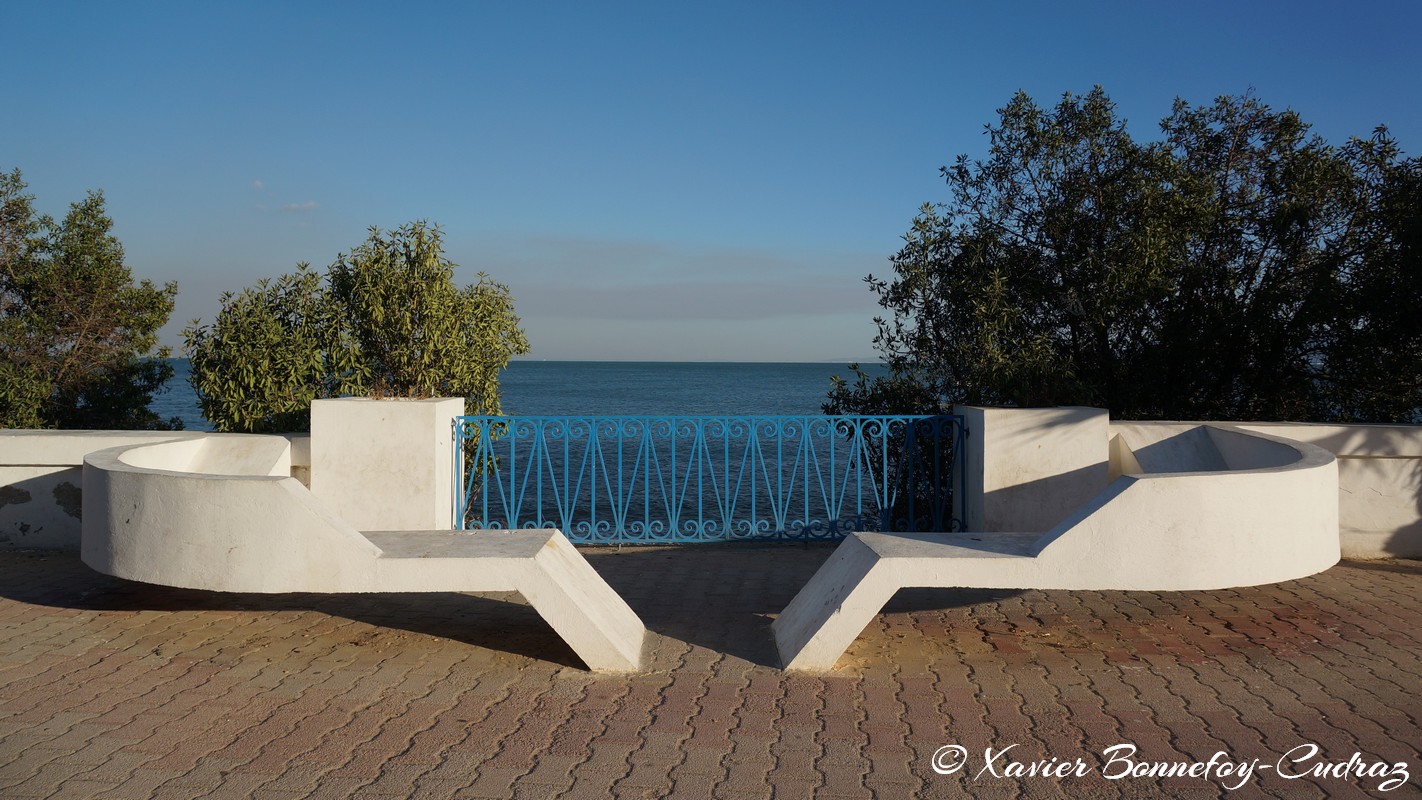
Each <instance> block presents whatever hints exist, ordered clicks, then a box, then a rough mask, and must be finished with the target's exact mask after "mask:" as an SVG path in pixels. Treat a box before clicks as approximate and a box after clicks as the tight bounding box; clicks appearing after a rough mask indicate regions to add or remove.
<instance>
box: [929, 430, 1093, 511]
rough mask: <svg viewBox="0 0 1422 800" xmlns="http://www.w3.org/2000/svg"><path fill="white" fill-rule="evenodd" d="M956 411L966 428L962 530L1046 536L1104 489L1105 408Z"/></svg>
mask: <svg viewBox="0 0 1422 800" xmlns="http://www.w3.org/2000/svg"><path fill="white" fill-rule="evenodd" d="M953 410H954V412H955V413H957V414H961V415H962V416H963V425H964V427H966V428H967V429H968V437H967V445H968V448H967V449H968V453H967V459H966V460H967V463H966V464H964V465H963V467H964V471H965V473H966V474H965V476H964V484H965V488H966V492H965V494H966V497H964V501H965V502H964V503H963V505H962V507H961V508H962V512H961V513H962V515H963V525H964V527H963V530H966V531H979V532H983V533H997V532H1033V531H1049V530H1051V529H1052V528H1053V527H1055V526H1056V524H1057V523H1058V522H1061V521H1062V520H1063V519H1066V517H1067V515H1069V514H1070V513H1071V512H1073V511H1075V510H1076V509H1077V508H1079V507H1080V506H1081V504H1083V503H1085V502H1086V501H1087V500H1090V499H1091V498H1092V497H1095V496H1096V495H1097V494H1098V493H1100V492H1101V490H1103V489H1105V488H1106V484H1107V477H1108V475H1107V473H1108V463H1109V458H1108V455H1109V448H1110V431H1109V428H1108V423H1109V422H1110V418H1109V415H1108V413H1107V412H1106V410H1105V409H1100V408H1086V407H1079V406H1071V407H1061V408H984V407H981V406H955V407H954V409H953Z"/></svg>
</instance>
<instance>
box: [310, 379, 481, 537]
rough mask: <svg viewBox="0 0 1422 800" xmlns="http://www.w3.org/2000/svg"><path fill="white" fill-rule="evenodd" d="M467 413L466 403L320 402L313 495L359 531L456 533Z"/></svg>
mask: <svg viewBox="0 0 1422 800" xmlns="http://www.w3.org/2000/svg"><path fill="white" fill-rule="evenodd" d="M463 413H464V399H463V398H459V397H437V398H433V399H430V400H408V399H381V400H375V399H371V398H368V397H342V398H338V399H332V400H317V401H315V402H313V403H312V404H311V493H312V494H314V495H316V496H317V497H318V498H320V499H321V500H322V501H323V502H325V503H326V504H327V505H328V506H329V507H330V508H331V509H332V510H333V511H335V512H336V514H338V515H339V516H340V517H341V519H343V520H345V521H346V522H347V523H349V524H350V525H351V526H353V527H354V528H355V529H356V530H361V531H408V530H449V529H450V528H451V527H453V501H452V496H453V484H454V464H453V444H452V438H451V437H452V430H453V429H452V427H451V426H452V425H453V420H454V418H455V417H457V416H459V415H460V414H463Z"/></svg>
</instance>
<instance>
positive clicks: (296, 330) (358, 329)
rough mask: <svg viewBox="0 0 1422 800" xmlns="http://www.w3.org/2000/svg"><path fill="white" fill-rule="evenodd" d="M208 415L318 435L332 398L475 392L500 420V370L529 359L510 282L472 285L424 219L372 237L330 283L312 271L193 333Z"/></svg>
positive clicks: (474, 405)
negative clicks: (315, 429) (315, 430)
mask: <svg viewBox="0 0 1422 800" xmlns="http://www.w3.org/2000/svg"><path fill="white" fill-rule="evenodd" d="M184 335H185V337H186V347H187V352H188V355H189V357H190V358H191V359H192V384H193V388H194V389H195V390H196V391H197V394H198V398H199V400H200V402H201V403H202V408H203V416H205V417H206V418H207V419H208V420H209V421H211V422H212V423H213V425H214V427H216V428H217V430H220V431H246V432H276V431H298V430H307V429H309V428H310V425H311V417H310V407H311V401H312V400H314V399H318V398H325V397H340V396H346V395H372V396H376V397H437V396H463V397H465V399H466V403H465V405H466V410H467V412H468V413H470V414H497V413H499V409H500V405H499V384H498V376H499V371H500V370H502V369H503V368H504V367H506V366H507V365H508V363H509V360H510V359H512V358H513V357H514V356H516V355H521V354H522V353H525V352H527V351H528V340H527V339H526V338H525V337H524V334H523V331H522V329H521V328H520V327H519V320H518V317H517V316H516V315H515V314H514V307H513V299H512V298H511V297H510V295H509V292H508V289H507V288H506V287H505V286H503V285H502V284H498V283H495V282H493V281H492V280H490V279H489V278H488V277H487V276H485V275H483V274H480V275H479V280H478V282H477V283H475V284H473V285H470V286H465V287H463V288H460V287H458V286H456V285H455V283H454V264H452V263H451V262H450V261H449V260H448V259H446V258H445V257H444V249H443V242H442V236H441V233H440V230H439V228H438V227H436V226H432V225H428V224H426V223H423V222H415V223H411V224H409V225H406V226H404V227H401V228H398V229H396V230H393V231H390V232H384V231H381V230H380V229H378V228H372V229H371V230H370V237H369V238H368V239H367V240H366V241H365V242H364V243H363V244H361V245H360V246H359V247H357V248H355V249H354V250H352V251H351V252H350V253H349V254H344V253H343V254H341V255H339V256H338V257H337V259H336V262H335V263H334V264H333V265H332V266H331V267H330V269H329V270H328V272H327V275H326V280H325V282H324V283H323V282H322V280H321V277H320V276H319V275H318V274H317V273H315V272H313V271H311V270H310V268H309V267H308V266H307V265H305V264H302V265H299V266H298V268H297V271H296V272H295V273H294V274H290V275H285V276H282V277H281V278H278V279H277V280H275V281H262V282H260V283H258V284H257V285H256V286H255V287H252V288H249V289H246V290H244V291H243V292H241V293H240V294H237V295H232V294H227V295H224V296H223V298H222V310H221V311H220V312H219V313H218V316H217V319H216V320H215V321H214V323H213V324H212V325H202V324H201V323H200V322H199V321H196V320H195V321H194V322H193V323H192V324H191V325H190V326H189V327H188V328H187V329H186V330H185V331H184Z"/></svg>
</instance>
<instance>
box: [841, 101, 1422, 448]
mask: <svg viewBox="0 0 1422 800" xmlns="http://www.w3.org/2000/svg"><path fill="white" fill-rule="evenodd" d="M999 113H1000V121H999V124H998V125H996V126H989V127H988V129H987V132H988V136H989V151H988V156H987V158H986V159H985V160H981V161H970V160H969V159H968V158H967V157H966V156H960V157H959V158H958V160H957V161H956V163H955V164H954V166H952V167H945V168H943V170H942V174H943V176H944V178H945V180H946V181H947V184H948V186H949V190H950V196H951V199H950V201H949V202H946V203H943V204H938V205H926V206H924V208H923V209H922V210H921V213H920V215H919V216H918V218H917V219H915V221H914V225H913V228H912V229H911V230H910V231H909V232H908V233H907V234H906V235H905V237H904V239H905V244H904V247H903V248H902V249H901V250H900V251H899V253H898V254H897V255H895V256H894V258H893V260H892V264H893V270H894V275H893V277H892V278H889V279H878V278H875V277H874V276H872V275H871V276H870V277H869V278H868V279H867V280H868V282H869V284H870V286H871V288H872V289H873V291H874V292H875V293H876V294H877V295H878V297H879V302H880V305H881V306H883V307H884V308H885V309H887V310H888V311H889V312H890V313H889V315H887V316H886V317H882V318H880V319H879V320H878V323H879V333H878V336H877V337H876V339H875V344H876V346H877V347H878V349H879V350H880V352H881V353H882V354H883V355H884V357H885V360H886V361H887V363H888V364H889V366H890V368H891V370H892V373H893V375H894V380H895V381H898V382H901V383H903V382H907V383H908V384H909V385H911V386H912V387H916V388H915V389H913V390H911V391H906V390H905V389H904V388H903V387H899V388H898V389H895V390H893V391H890V390H889V389H890V387H887V386H880V385H877V384H875V383H874V382H872V381H869V382H866V381H862V380H861V381H860V382H859V383H858V384H856V385H854V386H849V385H848V384H844V383H840V384H837V385H836V387H835V388H834V389H833V390H832V391H831V395H830V398H829V400H828V402H827V403H826V408H827V410H844V409H851V408H858V409H871V408H873V409H877V410H913V409H910V408H909V407H908V405H906V403H908V402H909V401H907V400H905V399H904V398H905V397H906V396H907V397H908V398H918V399H916V400H912V402H914V403H921V398H922V396H923V395H927V396H930V397H932V398H934V400H935V405H937V404H943V403H966V404H1003V405H1020V406H1033V405H1059V404H1061V405H1066V404H1082V405H1095V406H1103V407H1106V408H1109V409H1110V410H1111V412H1112V414H1113V415H1115V416H1117V417H1122V418H1167V419H1169V418H1174V419H1212V418H1213V419H1260V418H1265V419H1282V420H1304V419H1311V420H1329V421H1382V420H1401V421H1411V420H1417V419H1422V349H1419V348H1422V344H1419V341H1422V329H1419V322H1418V321H1417V320H1418V319H1419V315H1417V314H1416V313H1415V308H1416V307H1417V302H1418V301H1419V300H1422V266H1419V263H1418V249H1417V241H1418V228H1419V223H1418V210H1417V209H1418V205H1417V200H1418V192H1419V185H1422V182H1419V162H1418V160H1416V159H1413V160H1405V159H1403V158H1402V156H1401V152H1400V151H1399V149H1398V148H1397V146H1396V144H1395V143H1394V142H1393V141H1392V140H1391V139H1390V138H1389V137H1388V136H1387V134H1386V131H1385V130H1383V129H1379V130H1378V131H1377V132H1376V133H1375V135H1374V136H1373V137H1372V138H1371V139H1369V140H1357V139H1354V140H1352V141H1350V142H1349V143H1348V144H1347V145H1345V146H1343V147H1332V146H1330V145H1328V144H1327V143H1326V142H1324V141H1323V140H1322V139H1320V138H1318V137H1317V136H1312V135H1310V134H1309V132H1308V126H1307V125H1305V124H1304V123H1303V122H1302V121H1301V120H1300V119H1299V117H1298V115H1296V114H1294V113H1293V112H1290V111H1284V112H1276V111H1273V110H1271V109H1270V108H1269V107H1268V106H1266V105H1264V104H1262V103H1261V102H1259V101H1258V100H1257V99H1255V98H1253V97H1251V96H1246V97H1225V98H1220V99H1219V100H1217V101H1216V102H1215V103H1214V104H1213V105H1210V106H1203V107H1192V106H1190V105H1188V104H1186V103H1184V102H1183V101H1177V102H1176V104H1175V108H1174V111H1173V112H1172V114H1171V115H1170V116H1169V117H1168V118H1166V119H1165V120H1164V121H1163V122H1162V123H1161V130H1162V133H1163V138H1162V139H1161V140H1160V141H1156V142H1149V143H1140V142H1137V141H1135V140H1134V139H1133V138H1132V137H1131V136H1130V135H1129V134H1128V132H1127V131H1126V128H1125V124H1124V122H1123V121H1121V120H1119V119H1118V118H1117V117H1116V116H1115V111H1114V107H1113V106H1112V104H1111V102H1110V101H1109V99H1108V98H1107V97H1106V95H1105V93H1104V92H1102V91H1101V89H1100V88H1097V89H1095V90H1093V91H1092V92H1090V93H1089V94H1087V95H1085V96H1082V97H1074V96H1072V95H1066V96H1064V97H1063V99H1062V101H1061V102H1060V103H1059V104H1058V105H1057V106H1056V107H1055V108H1054V109H1050V110H1044V109H1041V108H1039V107H1038V106H1037V105H1036V104H1035V103H1034V102H1033V101H1032V100H1031V98H1029V97H1027V96H1026V95H1025V94H1020V93H1019V94H1018V95H1017V96H1015V97H1014V98H1013V99H1012V101H1011V102H1010V103H1009V104H1008V105H1007V106H1006V107H1005V108H1003V109H1001V110H1000V112H999Z"/></svg>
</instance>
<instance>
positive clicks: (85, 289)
mask: <svg viewBox="0 0 1422 800" xmlns="http://www.w3.org/2000/svg"><path fill="white" fill-rule="evenodd" d="M25 189H26V186H25V183H24V181H23V180H22V179H21V176H20V172H19V170H14V171H13V172H11V173H9V174H0V427H12V428H96V429H125V428H139V429H171V428H181V427H182V423H181V421H180V420H178V419H177V418H176V417H175V418H173V419H169V420H166V421H165V420H161V419H159V418H158V416H157V415H156V414H154V413H152V412H151V411H149V410H148V404H149V402H150V401H151V400H152V396H153V394H154V393H155V392H157V391H159V390H160V389H161V388H162V386H163V384H164V383H165V382H166V381H167V380H168V378H170V377H172V374H173V369H172V367H171V366H169V365H168V364H167V363H165V362H164V361H162V360H161V359H163V358H166V357H167V356H168V354H169V353H168V349H167V348H162V347H157V344H158V329H159V328H161V327H162V326H163V324H164V323H165V322H167V320H168V315H169V314H171V313H172V310H173V299H174V297H175V296H176V294H177V285H176V284H174V283H168V284H166V285H164V286H161V287H159V286H155V285H154V284H153V283H152V282H150V281H147V280H145V281H141V282H139V283H137V284H135V283H134V281H133V274H132V273H131V272H130V271H129V269H128V267H127V266H126V265H125V264H124V254H123V247H122V245H120V244H119V241H118V239H116V238H114V236H113V235H112V233H111V230H112V228H113V221H112V220H111V219H109V217H108V215H107V213H106V212H105V209H104V196H103V194H102V193H100V192H91V193H90V194H89V195H88V197H86V198H85V199H84V200H83V201H81V202H78V203H74V204H73V205H71V206H70V209H69V213H68V214H67V215H66V216H65V217H64V219H63V220H61V221H58V222H56V221H55V220H54V219H52V218H51V217H49V216H47V215H37V214H36V213H35V211H34V205H33V201H34V198H33V196H31V195H28V194H26V193H25Z"/></svg>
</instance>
